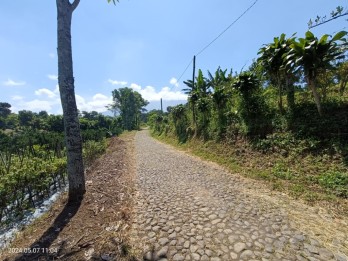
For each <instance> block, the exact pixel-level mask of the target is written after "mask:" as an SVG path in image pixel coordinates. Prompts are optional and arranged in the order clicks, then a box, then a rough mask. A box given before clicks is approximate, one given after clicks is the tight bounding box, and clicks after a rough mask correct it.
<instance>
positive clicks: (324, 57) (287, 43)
mask: <svg viewBox="0 0 348 261" xmlns="http://www.w3.org/2000/svg"><path fill="white" fill-rule="evenodd" d="M345 35H346V32H339V33H337V34H336V35H334V36H333V37H330V36H329V35H324V36H322V37H320V38H317V37H316V36H315V35H314V34H313V33H311V32H307V33H306V35H305V37H304V38H295V37H294V36H292V37H290V38H286V36H285V35H284V34H282V35H280V36H279V37H275V38H274V39H273V42H271V43H270V44H267V45H264V46H263V47H262V48H261V49H260V52H259V55H260V57H259V59H258V60H257V62H256V61H255V62H254V63H253V64H252V65H251V67H250V69H249V71H245V72H241V73H239V74H238V73H236V74H235V75H232V73H230V74H228V75H227V70H221V69H220V68H218V69H217V70H216V71H215V73H214V74H212V73H210V72H208V74H207V77H205V75H204V74H203V72H202V71H201V70H199V71H198V75H197V77H196V79H195V82H193V81H192V80H187V81H184V83H185V84H186V88H185V89H184V90H183V91H184V92H185V93H186V94H188V103H187V104H186V105H179V106H175V107H171V108H169V109H168V113H162V112H155V111H152V112H150V113H149V115H148V124H149V126H150V127H151V129H152V130H153V133H154V134H157V135H159V136H160V137H161V138H163V139H166V138H168V139H170V140H173V139H175V138H176V141H178V142H179V143H180V144H183V143H185V145H183V146H189V147H190V148H191V149H193V150H194V151H196V148H195V147H194V146H196V145H197V144H196V143H199V144H201V143H202V144H201V145H198V146H199V148H197V151H199V152H197V153H199V154H200V155H201V154H204V155H210V156H209V157H210V158H213V159H214V160H215V159H217V160H218V161H219V162H222V163H224V162H228V164H232V163H233V164H232V165H233V166H234V167H237V168H239V169H238V171H239V172H240V171H242V172H245V174H246V175H247V176H249V177H254V178H258V179H260V178H261V179H265V180H268V181H269V182H273V183H274V188H278V189H288V191H290V194H292V195H294V196H296V197H298V196H301V197H305V198H306V199H308V200H311V201H313V200H316V199H318V198H319V196H318V195H319V194H320V193H323V192H324V191H325V190H327V191H332V192H333V194H335V195H337V196H340V197H346V194H345V193H346V190H345V189H344V188H345V187H344V186H346V187H347V184H346V183H345V182H346V181H345V180H346V179H345V177H346V176H345V175H343V176H342V175H341V176H340V175H339V174H332V173H346V172H347V163H348V133H347V130H348V118H347V112H348V107H347V106H348V104H347V101H348V96H347V93H346V84H347V82H348V81H347V79H348V78H347V73H346V63H347V61H346V58H345V57H344V54H345V53H344V52H345V51H346V50H347V43H346V39H344V37H345ZM284 96H286V97H284ZM313 97H314V99H313ZM318 105H319V106H318ZM319 107H320V114H318V111H319ZM202 151H203V152H202ZM226 151H227V154H226ZM248 153H249V154H250V155H248ZM225 156H226V157H225ZM302 164H303V165H302ZM329 184H331V185H329ZM312 190H314V191H312ZM329 194H330V193H327V194H326V195H329ZM331 196H332V194H331Z"/></svg>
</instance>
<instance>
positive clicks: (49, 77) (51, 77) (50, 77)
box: [47, 74, 58, 81]
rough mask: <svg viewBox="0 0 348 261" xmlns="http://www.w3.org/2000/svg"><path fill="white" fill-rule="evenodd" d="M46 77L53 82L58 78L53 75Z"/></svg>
mask: <svg viewBox="0 0 348 261" xmlns="http://www.w3.org/2000/svg"><path fill="white" fill-rule="evenodd" d="M47 77H48V79H50V80H53V81H56V80H58V76H57V75H54V74H49V75H47Z"/></svg>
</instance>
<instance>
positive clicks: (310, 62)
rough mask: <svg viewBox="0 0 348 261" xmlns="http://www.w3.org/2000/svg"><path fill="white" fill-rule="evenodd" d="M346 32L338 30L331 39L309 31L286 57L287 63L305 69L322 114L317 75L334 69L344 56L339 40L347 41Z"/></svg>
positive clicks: (310, 87) (294, 43)
mask: <svg viewBox="0 0 348 261" xmlns="http://www.w3.org/2000/svg"><path fill="white" fill-rule="evenodd" d="M346 34H347V32H345V31H341V32H338V33H337V34H336V35H334V36H333V37H332V38H331V39H330V40H329V35H327V34H325V35H323V36H322V37H321V38H320V39H318V38H317V37H315V36H314V34H313V33H312V32H310V31H308V32H307V33H306V37H305V38H299V39H298V40H297V41H294V42H293V43H292V44H291V45H290V48H291V50H290V51H289V54H288V55H287V56H286V58H285V59H286V60H287V64H294V65H295V66H298V68H299V69H301V70H302V71H303V73H304V76H305V78H306V81H307V84H308V87H309V89H310V90H311V91H312V94H313V96H314V101H315V104H316V106H317V109H318V113H319V115H320V116H321V115H322V108H321V98H320V94H319V92H318V89H317V77H318V75H319V74H320V73H325V71H326V70H328V69H332V68H333V62H334V61H336V60H337V59H341V58H344V49H343V48H342V47H341V46H340V45H339V44H338V41H346V39H344V38H343V37H344V36H345V35H346Z"/></svg>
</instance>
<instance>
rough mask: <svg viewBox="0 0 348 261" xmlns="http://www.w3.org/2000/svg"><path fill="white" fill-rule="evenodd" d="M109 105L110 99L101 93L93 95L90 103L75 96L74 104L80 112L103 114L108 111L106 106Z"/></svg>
mask: <svg viewBox="0 0 348 261" xmlns="http://www.w3.org/2000/svg"><path fill="white" fill-rule="evenodd" d="M111 103H112V97H108V96H106V95H104V94H101V93H97V94H95V95H94V96H93V97H92V100H90V101H86V99H85V98H83V97H82V96H80V95H78V94H77V95H76V104H77V108H78V109H79V110H80V111H97V112H105V111H107V110H108V109H107V108H106V106H108V105H109V104H111Z"/></svg>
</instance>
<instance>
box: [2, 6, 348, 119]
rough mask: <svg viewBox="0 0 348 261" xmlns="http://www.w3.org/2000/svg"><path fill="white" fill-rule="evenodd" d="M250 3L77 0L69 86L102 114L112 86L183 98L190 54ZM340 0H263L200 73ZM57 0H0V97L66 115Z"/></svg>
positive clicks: (239, 63) (248, 53)
mask: <svg viewBox="0 0 348 261" xmlns="http://www.w3.org/2000/svg"><path fill="white" fill-rule="evenodd" d="M254 1H255V0H243V1H231V0H215V1H208V0H205V1H202V0H176V1H172V0H141V1H140V0H120V3H118V4H117V5H116V6H114V5H112V4H107V1H106V0H99V1H96V0H81V3H80V5H79V6H78V8H77V9H76V10H75V12H74V15H73V24H72V38H73V39H72V40H73V60H74V76H75V91H76V97H77V104H78V108H79V109H80V110H87V111H91V110H96V111H98V112H104V111H106V109H105V106H106V105H107V104H110V103H111V92H112V90H113V89H116V88H120V87H125V86H128V87H131V88H133V89H134V90H136V91H139V92H140V93H141V94H142V95H143V97H144V98H145V99H147V100H149V101H150V105H149V107H148V108H149V109H153V108H158V104H159V99H160V98H163V100H164V106H165V107H166V106H168V105H173V104H177V103H184V102H185V101H186V96H185V95H184V94H183V93H181V89H182V88H184V84H183V83H182V81H183V80H187V79H191V77H192V66H191V67H190V68H189V69H188V70H187V71H186V73H185V74H184V75H183V77H182V78H181V80H180V81H179V82H177V79H178V78H179V77H180V75H181V74H182V72H183V71H184V69H185V68H186V66H187V65H188V63H189V62H190V60H191V59H192V57H193V55H195V54H197V53H198V52H199V51H200V50H201V49H202V48H203V47H204V46H206V45H207V44H208V43H209V42H210V41H211V40H212V39H214V38H215V37H216V36H217V35H218V34H219V33H220V32H221V31H223V30H224V29H225V28H226V27H227V26H228V25H229V24H231V23H232V22H233V21H234V20H235V19H236V18H237V17H238V16H239V15H240V14H241V13H243V12H244V11H245V10H246V9H247V8H248V7H249V6H250V5H251V4H252V3H253V2H254ZM338 5H342V6H344V7H347V2H346V1H343V0H340V1H338V0H330V1H328V0H292V1H279V0H277V1H276V0H259V1H258V2H257V3H256V4H255V6H254V7H253V8H252V9H251V10H250V11H249V12H248V13H247V14H246V15H245V16H243V17H242V18H241V19H240V20H239V21H238V22H237V23H236V24H234V25H233V26H232V27H231V28H230V29H229V30H228V31H227V32H226V33H224V34H223V35H222V36H221V37H220V38H219V39H218V40H217V41H216V42H215V43H213V44H212V45H211V46H210V47H209V48H208V49H206V50H205V51H204V52H203V53H201V54H200V55H198V56H197V61H196V68H197V69H198V68H200V69H202V70H203V72H204V73H206V72H207V70H210V71H211V72H214V71H215V70H216V69H217V67H218V66H221V68H222V69H228V70H230V69H231V68H232V69H233V71H238V72H239V71H240V70H241V69H242V68H243V67H244V68H247V67H248V65H250V64H251V62H252V60H253V59H254V58H257V52H258V49H259V48H260V47H262V45H263V44H266V43H269V42H271V41H272V40H273V37H275V36H279V35H280V34H281V33H286V34H287V35H288V36H290V35H292V34H293V33H297V36H299V37H302V36H303V35H304V33H305V32H306V31H307V22H308V21H309V19H310V18H313V17H316V15H317V14H319V15H325V14H329V13H330V11H331V10H333V9H334V8H335V7H336V6H338ZM56 17H57V15H56V4H55V1H54V0H50V1H47V0H35V1H23V0H1V2H0V24H1V26H0V93H1V96H0V102H8V103H10V104H11V105H12V111H14V112H17V111H19V110H23V109H26V110H32V111H36V112H38V111H41V110H46V111H48V112H49V113H52V114H59V113H61V112H62V110H61V105H60V99H59V93H58V88H57V80H56V77H57V54H56ZM346 26H347V21H346V20H345V19H344V18H340V19H336V20H335V21H333V22H330V23H328V24H325V25H322V26H320V27H317V28H314V29H312V32H313V33H314V34H315V35H318V36H321V35H322V34H325V33H328V34H333V33H334V32H337V31H340V30H342V29H344V30H347V29H346Z"/></svg>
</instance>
